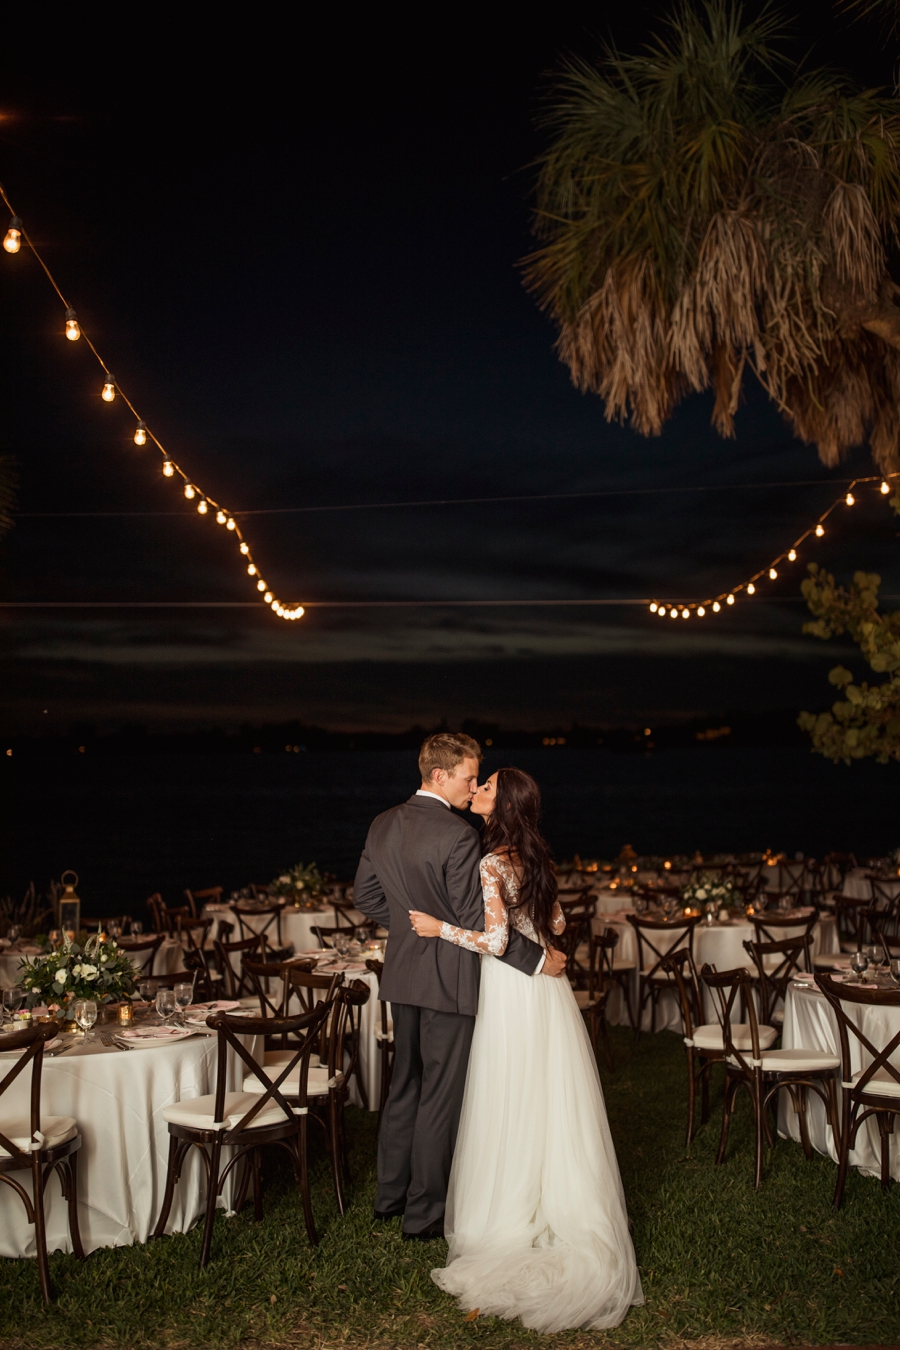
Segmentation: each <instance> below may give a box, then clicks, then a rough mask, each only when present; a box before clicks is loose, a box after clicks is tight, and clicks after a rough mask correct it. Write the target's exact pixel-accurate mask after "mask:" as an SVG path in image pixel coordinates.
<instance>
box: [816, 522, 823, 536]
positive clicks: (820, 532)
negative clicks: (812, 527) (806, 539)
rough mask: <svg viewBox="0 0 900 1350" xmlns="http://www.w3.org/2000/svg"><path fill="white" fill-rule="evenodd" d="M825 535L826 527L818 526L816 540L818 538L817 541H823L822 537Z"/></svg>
mask: <svg viewBox="0 0 900 1350" xmlns="http://www.w3.org/2000/svg"><path fill="white" fill-rule="evenodd" d="M824 533H825V528H824V526H822V525H817V526H816V538H817V539H821V538H822V535H823V534H824Z"/></svg>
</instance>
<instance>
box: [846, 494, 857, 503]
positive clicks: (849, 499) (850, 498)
mask: <svg viewBox="0 0 900 1350" xmlns="http://www.w3.org/2000/svg"><path fill="white" fill-rule="evenodd" d="M844 501H845V502H846V503H847V505H848V506H853V505H854V503H855V501H856V498H855V497H854V495H853V493H852V492H848V493H847V495H846V497H845V498H844Z"/></svg>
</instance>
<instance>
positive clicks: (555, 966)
mask: <svg viewBox="0 0 900 1350" xmlns="http://www.w3.org/2000/svg"><path fill="white" fill-rule="evenodd" d="M565 973H566V954H565V952H558V951H557V950H556V948H555V947H548V948H547V955H546V956H545V957H544V964H543V965H542V966H541V974H542V975H551V976H553V977H554V978H556V979H559V977H560V976H561V975H564V974H565Z"/></svg>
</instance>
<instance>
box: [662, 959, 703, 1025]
mask: <svg viewBox="0 0 900 1350" xmlns="http://www.w3.org/2000/svg"><path fill="white" fill-rule="evenodd" d="M662 968H663V970H666V971H669V972H670V973H671V975H672V976H673V978H674V980H675V988H676V989H677V991H678V1002H679V1004H680V1005H681V1023H682V1031H683V1034H684V1038H685V1041H686V1042H687V1043H688V1044H691V1043H692V1042H693V1039H694V1032H695V1031H696V1030H697V1027H699V1026H703V1024H704V1017H703V991H702V990H701V988H700V980H699V978H698V976H697V967H696V966H695V965H694V956H693V953H692V951H691V949H690V947H676V948H675V949H674V951H670V952H667V953H666V955H665V956H664V957H663V959H662Z"/></svg>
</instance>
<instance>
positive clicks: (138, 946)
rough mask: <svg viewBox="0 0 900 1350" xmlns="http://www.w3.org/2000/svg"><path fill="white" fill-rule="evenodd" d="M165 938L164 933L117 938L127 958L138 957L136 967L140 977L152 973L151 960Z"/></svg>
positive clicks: (152, 960)
mask: <svg viewBox="0 0 900 1350" xmlns="http://www.w3.org/2000/svg"><path fill="white" fill-rule="evenodd" d="M164 938H165V934H164V933H151V934H149V935H148V936H147V937H141V938H119V940H118V941H119V946H120V947H121V949H122V951H123V952H124V953H125V954H126V956H127V957H128V958H129V960H133V959H134V958H135V957H138V958H139V959H138V962H137V968H138V972H139V976H140V977H146V976H148V975H152V974H153V962H154V961H155V960H156V953H157V952H158V951H159V949H160V947H161V946H162V944H163V941H164Z"/></svg>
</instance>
